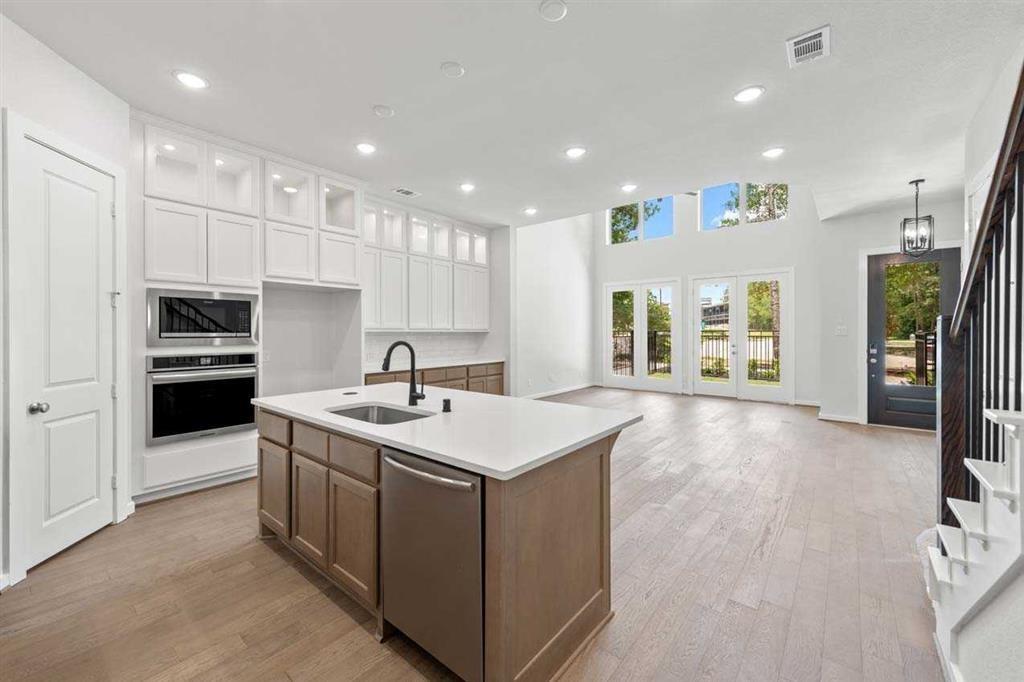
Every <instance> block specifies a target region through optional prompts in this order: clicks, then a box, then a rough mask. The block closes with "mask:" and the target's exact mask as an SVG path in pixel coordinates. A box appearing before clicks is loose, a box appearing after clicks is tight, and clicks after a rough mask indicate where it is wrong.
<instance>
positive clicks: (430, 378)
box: [364, 362, 505, 395]
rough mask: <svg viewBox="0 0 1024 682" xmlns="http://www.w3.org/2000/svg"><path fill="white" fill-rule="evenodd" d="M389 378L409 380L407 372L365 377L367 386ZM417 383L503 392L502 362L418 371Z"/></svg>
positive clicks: (477, 391) (483, 391)
mask: <svg viewBox="0 0 1024 682" xmlns="http://www.w3.org/2000/svg"><path fill="white" fill-rule="evenodd" d="M392 381H397V382H399V383H402V382H407V381H409V372H371V373H369V374H367V375H366V376H365V377H364V383H365V384H366V385H367V386H372V385H374V384H387V383H390V382H392ZM416 383H417V384H423V385H424V386H443V387H445V388H455V389H458V390H460V391H473V392H475V393H490V394H491V395H505V363H504V362H484V363H479V364H472V365H452V366H446V367H432V368H430V369H422V370H417V371H416Z"/></svg>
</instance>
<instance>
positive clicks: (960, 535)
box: [935, 523, 967, 566]
mask: <svg viewBox="0 0 1024 682" xmlns="http://www.w3.org/2000/svg"><path fill="white" fill-rule="evenodd" d="M935 530H937V531H938V532H939V542H941V543H942V546H943V547H945V548H946V558H947V559H949V560H950V561H953V562H955V563H958V564H963V565H964V566H966V565H967V554H966V553H965V552H964V532H963V531H962V530H961V529H959V528H954V527H953V526H944V525H943V524H941V523H940V524H939V525H937V526H935Z"/></svg>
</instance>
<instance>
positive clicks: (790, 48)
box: [786, 25, 832, 69]
mask: <svg viewBox="0 0 1024 682" xmlns="http://www.w3.org/2000/svg"><path fill="white" fill-rule="evenodd" d="M830 54H832V26H830V25H825V26H822V27H821V28H816V29H814V30H813V31H809V32H807V33H804V34H803V35H799V36H796V37H795V38H790V39H789V40H787V41H786V56H787V57H788V58H789V68H791V69H792V68H795V67H797V66H800V65H801V64H806V63H807V62H813V61H814V60H815V59H821V58H822V57H827V56H829V55H830Z"/></svg>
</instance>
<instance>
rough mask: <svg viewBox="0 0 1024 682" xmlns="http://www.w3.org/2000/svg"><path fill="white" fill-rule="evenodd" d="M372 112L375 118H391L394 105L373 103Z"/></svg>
mask: <svg viewBox="0 0 1024 682" xmlns="http://www.w3.org/2000/svg"><path fill="white" fill-rule="evenodd" d="M373 113H374V114H375V115H376V116H377V118H391V117H392V116H394V115H395V109H394V107H389V106H388V105H387V104H374V105H373Z"/></svg>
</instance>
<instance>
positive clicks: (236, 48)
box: [3, 0, 1024, 225]
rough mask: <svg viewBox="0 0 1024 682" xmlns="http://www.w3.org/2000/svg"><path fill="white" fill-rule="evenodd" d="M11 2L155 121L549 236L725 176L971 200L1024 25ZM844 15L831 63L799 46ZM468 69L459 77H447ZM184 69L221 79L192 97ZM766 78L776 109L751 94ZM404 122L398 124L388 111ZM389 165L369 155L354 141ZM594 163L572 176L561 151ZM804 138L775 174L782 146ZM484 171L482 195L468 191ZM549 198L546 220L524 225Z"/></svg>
mask: <svg viewBox="0 0 1024 682" xmlns="http://www.w3.org/2000/svg"><path fill="white" fill-rule="evenodd" d="M537 4H538V3H536V2H533V1H531V0H524V1H523V2H498V1H493V0H492V1H490V2H447V1H429V2H428V1H418V2H417V1H397V0H392V1H387V2H383V1H382V2H354V1H349V2H327V1H322V2H312V1H310V2H285V1H283V0H267V1H265V2H250V1H243V0H236V1H233V2H228V1H226V0H222V1H220V2H180V1H179V2H174V1H166V0H150V1H146V2H123V1H122V2H117V1H84V0H76V1H61V0H51V1H49V2H39V1H35V2H24V1H22V0H5V2H4V4H3V12H4V13H5V14H6V15H7V16H8V17H9V18H10V19H12V20H13V21H15V22H16V23H18V24H19V25H21V26H22V27H23V28H24V29H26V30H27V31H28V32H30V33H32V34H33V35H35V36H36V37H37V38H39V39H40V40H41V41H42V42H44V43H46V44H47V45H49V46H50V47H51V48H53V49H54V50H55V51H57V52H58V53H59V54H61V55H62V56H64V57H65V58H66V59H68V61H70V62H72V63H73V64H75V65H76V66H78V67H79V68H81V69H82V70H84V71H85V72H86V73H88V74H89V75H90V76H92V77H93V78H94V79H96V80H97V81H99V82H100V83H102V84H104V85H105V86H106V87H107V88H109V89H110V90H111V91H113V92H114V93H116V94H117V95H119V96H120V97H122V98H124V99H125V100H127V101H128V102H129V103H130V104H131V105H132V106H133V107H137V108H139V109H142V110H145V111H149V112H152V113H155V114H159V115H161V116H165V117H167V118H171V119H174V120H177V121H181V122H183V123H186V124H189V125H192V126H195V127H198V128H202V129H206V130H209V131H211V132H214V133H218V134H220V135H224V136H228V137H232V138H235V139H239V140H242V141H245V142H248V143H251V144H254V145H258V146H262V147H266V148H269V149H272V150H276V151H278V152H280V153H282V154H287V155H289V156H292V157H295V158H299V159H303V160H306V161H308V162H310V163H314V164H317V165H320V166H324V167H327V168H332V169H335V170H337V171H338V172H343V173H347V174H349V175H353V176H356V177H360V178H364V179H366V180H367V181H369V183H370V184H371V188H372V190H374V191H376V192H378V193H387V192H388V191H389V190H390V189H391V188H392V187H395V186H404V187H410V188H412V189H415V190H417V191H419V192H422V193H423V196H422V197H421V198H420V199H418V200H415V201H414V202H413V203H416V204H418V205H420V206H422V207H424V208H427V209H431V210H436V211H440V212H447V213H449V214H451V215H454V216H456V217H459V218H463V219H467V220H474V221H477V222H482V223H485V224H512V225H520V224H525V223H534V222H541V221H546V220H551V219H554V218H559V217H565V216H570V215H577V214H580V213H584V212H587V211H592V210H596V209H600V208H604V207H607V206H611V205H614V204H616V203H619V202H620V201H621V199H622V196H623V195H622V193H621V192H620V191H619V189H618V188H619V185H620V184H622V183H623V182H625V181H632V182H635V183H637V184H638V185H640V189H639V190H638V192H637V195H638V196H645V197H646V196H657V195H662V194H669V193H677V192H682V191H685V190H689V189H694V188H698V187H701V186H704V185H709V184H715V183H718V182H723V181H728V180H733V179H739V180H761V181H785V182H790V183H794V184H808V185H810V186H811V187H812V188H813V190H814V193H815V197H816V199H817V203H818V210H819V213H820V214H821V216H822V217H823V218H826V217H832V216H835V215H839V214H843V213H848V212H854V211H860V210H865V209H868V208H872V207H875V206H877V205H879V204H883V203H887V202H889V201H892V200H894V199H904V200H907V201H909V199H910V196H911V191H910V189H909V188H908V187H907V181H909V180H910V179H912V178H914V177H925V178H927V179H928V182H927V184H926V185H925V186H924V188H923V190H922V195H923V196H924V197H927V196H928V195H929V194H932V195H935V194H939V193H949V192H953V191H962V182H963V177H962V176H963V134H964V130H965V127H966V126H967V123H968V122H969V120H970V117H971V115H972V114H973V112H974V111H975V109H976V108H977V106H978V105H979V103H980V101H981V98H982V96H983V95H984V94H985V92H986V90H987V89H988V87H989V85H990V83H991V82H992V80H993V78H994V76H995V74H996V73H997V72H998V70H999V68H1000V67H1001V66H1002V64H1003V63H1004V62H1005V60H1006V59H1008V58H1009V55H1010V54H1011V52H1012V50H1013V48H1014V47H1015V45H1017V44H1018V43H1019V41H1020V40H1021V36H1022V35H1024V5H1022V3H1021V2H962V3H960V2H942V3H936V2H897V1H894V0H888V1H886V2H872V1H859V2H843V3H838V2H781V1H779V2H653V1H651V2H625V1H622V2H584V1H582V0H580V1H572V0H570V2H569V13H568V16H567V17H566V18H565V20H563V21H561V22H559V23H548V22H546V21H544V20H542V19H541V17H540V16H539V14H538V12H537ZM826 23H830V24H831V25H832V27H833V33H832V36H833V53H832V57H831V58H830V59H828V60H823V61H819V62H815V63H812V64H809V65H806V66H801V67H799V68H797V69H795V70H790V69H789V68H788V66H787V63H786V54H785V49H784V41H785V40H786V39H787V38H789V37H792V36H793V35H796V34H798V33H801V32H803V31H806V30H810V29H813V28H817V27H819V26H821V25H823V24H826ZM445 60H457V61H459V62H461V63H462V64H464V65H465V67H466V75H465V76H464V77H463V78H461V79H450V78H446V77H444V76H443V75H442V74H441V72H440V69H439V65H440V63H441V62H442V61H445ZM175 69H184V70H189V71H194V72H195V73H198V74H201V75H202V76H204V77H206V78H207V79H209V81H210V83H211V87H210V88H209V90H207V91H203V92H191V91H186V90H185V89H184V88H182V87H181V86H179V85H178V84H177V82H176V81H174V79H173V78H172V77H171V72H172V71H174V70H175ZM750 83H760V84H763V85H764V86H765V87H767V89H768V92H767V94H766V96H765V97H763V98H761V100H760V101H758V102H756V103H754V104H750V105H738V104H736V103H735V102H733V100H732V95H733V93H734V92H735V91H736V90H738V89H739V88H740V87H742V86H744V85H748V84H750ZM376 103H384V104H389V105H391V106H393V107H394V108H395V110H396V111H397V115H396V116H395V117H394V118H391V119H378V118H376V117H375V116H374V115H373V113H372V111H371V106H372V105H373V104H376ZM364 139H365V140H371V141H373V142H374V143H376V144H377V146H378V150H379V151H378V153H377V154H376V155H375V156H373V157H370V158H363V157H360V156H359V155H358V154H357V153H356V152H355V151H354V149H353V144H354V143H355V142H357V141H360V140H364ZM571 144H582V145H584V146H586V147H587V148H588V149H589V153H588V154H587V155H586V157H584V158H583V159H582V160H580V161H577V162H568V161H566V160H565V158H564V157H563V156H562V150H563V149H564V148H566V147H567V146H569V145H571ZM777 145H778V146H784V147H785V148H786V150H787V152H786V154H785V155H784V156H783V157H782V158H781V159H779V160H776V161H767V160H765V159H762V158H761V156H760V152H761V150H763V149H765V148H767V147H771V146H777ZM464 180H471V181H473V182H474V183H475V184H476V187H477V189H476V191H475V192H474V193H472V194H471V195H468V196H466V195H463V194H462V192H461V191H460V190H459V184H460V183H461V182H462V181H464ZM529 205H533V206H537V207H538V209H539V212H538V213H537V215H536V216H534V217H533V218H528V217H526V216H524V215H523V214H522V212H521V211H522V209H523V208H524V207H525V206H529Z"/></svg>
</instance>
